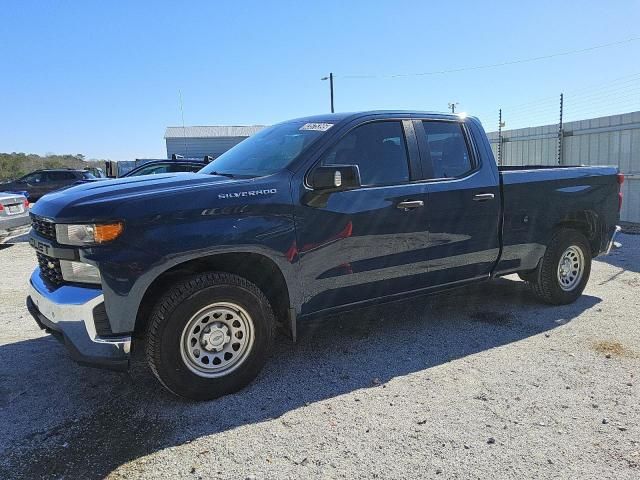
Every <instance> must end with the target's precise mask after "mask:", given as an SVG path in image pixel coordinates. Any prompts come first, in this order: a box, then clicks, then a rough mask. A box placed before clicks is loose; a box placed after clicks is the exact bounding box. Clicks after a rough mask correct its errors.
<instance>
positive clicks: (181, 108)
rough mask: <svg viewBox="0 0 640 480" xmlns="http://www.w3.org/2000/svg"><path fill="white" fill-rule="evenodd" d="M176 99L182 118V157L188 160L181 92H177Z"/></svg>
mask: <svg viewBox="0 0 640 480" xmlns="http://www.w3.org/2000/svg"><path fill="white" fill-rule="evenodd" d="M178 98H179V99H180V115H181V116H182V139H183V140H184V156H185V158H189V155H188V152H187V130H186V128H185V126H184V106H183V105H182V92H181V91H180V90H178Z"/></svg>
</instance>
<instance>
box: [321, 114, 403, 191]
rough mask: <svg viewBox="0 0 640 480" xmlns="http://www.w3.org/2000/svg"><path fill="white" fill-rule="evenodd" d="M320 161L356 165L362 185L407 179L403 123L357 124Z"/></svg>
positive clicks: (382, 183) (327, 163)
mask: <svg viewBox="0 0 640 480" xmlns="http://www.w3.org/2000/svg"><path fill="white" fill-rule="evenodd" d="M320 164H321V165H323V166H328V165H358V167H359V169H360V179H361V182H362V185H365V186H379V185H394V184H398V183H405V182H408V181H409V162H408V155H407V146H406V142H405V138H404V132H403V129H402V123H401V122H399V121H383V122H372V123H366V124H364V125H361V126H359V127H356V128H354V129H353V130H352V131H350V132H349V133H347V134H346V135H345V136H344V137H342V138H341V139H340V140H339V141H338V143H336V144H335V145H334V146H333V147H331V148H330V149H329V151H328V152H326V153H325V155H324V156H323V158H322V160H321V161H320Z"/></svg>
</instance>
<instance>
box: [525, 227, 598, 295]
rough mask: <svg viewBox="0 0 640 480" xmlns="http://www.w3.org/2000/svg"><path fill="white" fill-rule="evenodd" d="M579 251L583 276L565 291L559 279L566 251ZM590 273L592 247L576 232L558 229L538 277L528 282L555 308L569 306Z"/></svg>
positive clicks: (582, 287) (535, 276)
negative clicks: (581, 258)
mask: <svg viewBox="0 0 640 480" xmlns="http://www.w3.org/2000/svg"><path fill="white" fill-rule="evenodd" d="M570 247H573V248H574V249H576V248H577V249H579V251H580V252H581V254H582V257H583V261H582V263H583V264H584V265H583V269H582V274H581V275H582V276H581V277H580V279H579V281H576V282H575V284H573V285H570V286H568V287H565V288H563V287H562V285H561V280H560V278H559V273H558V268H559V266H560V262H561V260H562V259H563V256H564V254H565V252H566V251H567V250H568V249H569V248H570ZM590 273H591V247H590V246H589V242H588V241H587V239H586V238H585V236H584V235H583V234H582V233H580V232H578V231H576V230H569V229H563V230H558V231H557V232H556V233H555V234H554V235H553V237H552V238H551V242H549V245H548V246H547V251H546V252H545V254H544V256H543V257H542V260H541V261H540V264H539V265H538V268H537V269H536V270H535V275H533V276H532V278H530V279H528V282H529V284H530V285H531V287H532V288H533V291H534V292H535V294H536V296H537V297H538V298H539V299H541V300H542V301H544V302H545V303H549V304H552V305H566V304H568V303H573V302H575V301H576V300H577V299H578V297H580V295H582V292H583V290H584V288H585V287H586V285H587V282H588V281H589V275H590Z"/></svg>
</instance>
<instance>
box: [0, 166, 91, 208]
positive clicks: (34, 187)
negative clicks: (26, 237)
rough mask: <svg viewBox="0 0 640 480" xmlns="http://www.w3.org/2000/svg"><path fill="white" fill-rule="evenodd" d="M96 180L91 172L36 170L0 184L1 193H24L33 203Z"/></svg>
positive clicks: (59, 169) (65, 169)
mask: <svg viewBox="0 0 640 480" xmlns="http://www.w3.org/2000/svg"><path fill="white" fill-rule="evenodd" d="M95 180H97V179H96V177H95V175H94V174H93V173H92V172H89V171H86V170H72V169H67V168H55V169H46V170H36V171H35V172H31V173H28V174H27V175H25V176H24V177H21V178H19V179H17V180H14V181H12V182H7V183H2V184H0V190H2V191H3V192H26V194H27V197H28V198H29V201H30V202H35V201H37V200H39V199H40V197H42V196H43V195H45V194H47V193H49V192H54V191H56V190H60V189H61V188H66V187H69V186H71V185H75V184H78V183H85V182H91V181H95Z"/></svg>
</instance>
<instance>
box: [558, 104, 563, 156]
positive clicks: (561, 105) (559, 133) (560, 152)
mask: <svg viewBox="0 0 640 480" xmlns="http://www.w3.org/2000/svg"><path fill="white" fill-rule="evenodd" d="M563 107H564V95H563V94H562V93H561V94H560V123H558V165H562V137H563V136H564V133H563V132H562V109H563Z"/></svg>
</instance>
